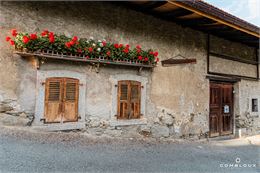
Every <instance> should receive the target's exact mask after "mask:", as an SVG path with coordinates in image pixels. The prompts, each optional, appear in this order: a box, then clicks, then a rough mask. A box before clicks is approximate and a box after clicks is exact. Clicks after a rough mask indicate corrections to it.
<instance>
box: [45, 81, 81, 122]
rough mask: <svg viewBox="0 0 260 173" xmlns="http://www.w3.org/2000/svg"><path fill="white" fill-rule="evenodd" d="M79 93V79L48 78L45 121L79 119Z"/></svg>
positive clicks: (71, 120)
mask: <svg viewBox="0 0 260 173" xmlns="http://www.w3.org/2000/svg"><path fill="white" fill-rule="evenodd" d="M78 95H79V80H78V79H73V78H48V79H47V80H46V86H45V106H44V118H45V122H46V123H59V122H73V121H77V120H78Z"/></svg>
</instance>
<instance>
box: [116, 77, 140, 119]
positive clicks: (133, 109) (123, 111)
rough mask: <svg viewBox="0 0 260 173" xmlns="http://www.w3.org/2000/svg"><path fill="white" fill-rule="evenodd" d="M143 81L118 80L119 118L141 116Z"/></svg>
mask: <svg viewBox="0 0 260 173" xmlns="http://www.w3.org/2000/svg"><path fill="white" fill-rule="evenodd" d="M140 103H141V83H140V82H137V81H128V80H125V81H119V82H118V104H117V108H118V110H117V118H118V119H136V118H140V106H141V105H140Z"/></svg>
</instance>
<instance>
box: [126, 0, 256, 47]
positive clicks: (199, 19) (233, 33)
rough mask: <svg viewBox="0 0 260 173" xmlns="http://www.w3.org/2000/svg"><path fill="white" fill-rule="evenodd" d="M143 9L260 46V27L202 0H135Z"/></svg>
mask: <svg viewBox="0 0 260 173" xmlns="http://www.w3.org/2000/svg"><path fill="white" fill-rule="evenodd" d="M130 4H131V5H132V7H133V8H134V9H135V10H138V11H142V12H145V13H148V14H151V15H154V16H156V17H159V18H161V19H164V20H168V21H172V22H175V23H177V24H180V25H182V26H184V27H190V28H192V29H195V30H199V31H202V32H204V33H209V34H212V35H216V36H219V37H221V38H225V39H227V40H230V41H235V42H239V43H242V44H246V45H248V46H250V47H256V48H258V47H259V38H260V34H259V32H260V28H259V27H257V26H255V25H253V24H250V23H248V22H246V21H244V20H242V19H239V18H237V17H235V16H233V15H231V14H229V13H226V12H224V11H223V10H220V9H218V8H216V7H214V6H212V5H210V4H208V3H205V2H203V1H201V0H185V1H132V2H130Z"/></svg>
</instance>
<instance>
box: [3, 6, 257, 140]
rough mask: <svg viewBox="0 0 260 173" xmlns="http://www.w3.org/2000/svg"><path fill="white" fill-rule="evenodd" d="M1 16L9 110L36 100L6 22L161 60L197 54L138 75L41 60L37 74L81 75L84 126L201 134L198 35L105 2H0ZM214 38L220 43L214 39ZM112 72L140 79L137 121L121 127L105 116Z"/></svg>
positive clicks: (202, 53) (203, 83) (31, 72)
mask: <svg viewBox="0 0 260 173" xmlns="http://www.w3.org/2000/svg"><path fill="white" fill-rule="evenodd" d="M79 4H80V5H79ZM0 17H1V19H3V20H0V26H1V33H0V49H1V52H0V69H1V73H0V81H1V83H0V102H1V104H3V103H5V102H6V101H4V100H8V99H11V102H12V104H15V105H17V106H11V108H12V109H14V108H15V109H19V110H18V111H19V112H28V113H34V110H35V102H36V101H35V99H36V98H37V88H36V83H37V82H36V81H37V75H36V74H37V69H36V67H35V64H34V61H33V60H32V59H29V60H28V59H23V58H21V57H19V56H14V55H13V54H12V49H11V48H10V46H9V45H8V44H7V43H6V42H5V40H4V39H5V36H6V35H8V34H9V31H10V30H11V29H12V28H16V29H17V30H18V31H26V32H40V31H42V30H43V29H49V30H51V31H53V32H55V33H58V34H65V35H68V36H74V35H77V36H78V37H83V38H88V37H90V36H93V37H94V38H95V39H103V38H105V39H106V40H109V41H114V42H115V41H116V42H120V43H123V44H130V45H132V46H134V45H137V44H140V45H141V46H142V47H143V48H144V49H148V48H152V49H155V50H158V51H159V58H160V59H161V60H164V59H168V58H172V57H174V56H176V55H178V54H181V55H182V56H184V57H187V58H196V59H197V63H196V64H185V65H176V66H172V67H162V66H161V64H159V65H158V67H156V68H154V70H153V71H149V70H143V71H142V73H141V74H138V73H137V69H134V68H125V67H116V66H115V67H112V66H106V67H101V69H100V72H99V73H96V72H95V70H94V69H92V67H91V66H90V65H85V64H79V63H69V62H61V61H57V62H50V61H46V62H45V63H44V64H43V65H41V67H40V71H41V72H44V71H51V70H66V71H67V72H72V73H73V72H77V73H80V74H82V75H85V76H86V84H87V87H86V97H85V101H86V106H85V112H86V127H87V132H89V133H91V134H97V135H101V134H107V135H112V136H135V135H137V136H139V135H144V136H153V137H169V136H173V137H188V136H206V135H207V132H208V126H209V125H208V115H209V80H208V79H206V66H207V65H206V49H205V47H206V35H205V34H203V33H201V32H198V31H194V30H192V29H189V28H183V27H181V26H179V25H176V24H175V23H172V22H167V21H162V20H159V19H157V18H154V17H153V16H148V15H145V14H143V13H140V12H136V11H133V10H130V9H126V8H125V7H122V6H118V5H115V4H110V3H104V2H41V3H40V2H1V6H0ZM21 21H22V22H21ZM221 44H222V43H221V41H217V43H216V45H221ZM118 74H123V75H126V76H127V75H132V76H136V77H138V76H141V77H143V78H145V79H146V80H147V87H146V91H145V92H146V93H145V94H146V100H145V115H144V119H142V120H141V121H137V122H136V121H131V122H130V123H123V124H124V125H122V124H121V125H120V124H114V121H113V122H112V120H111V119H113V118H112V117H111V116H113V115H112V114H111V107H112V100H113V98H112V95H111V93H112V87H113V86H112V84H111V81H110V80H109V79H111V77H113V76H114V75H118ZM245 83H246V82H245ZM252 85H256V84H255V83H253V84H252ZM257 86H259V82H258V83H257ZM9 93H10V94H9ZM2 97H3V99H2V101H1V98H2ZM241 98H242V97H241ZM8 104H9V103H8ZM8 104H7V106H8ZM10 104H11V103H10ZM5 105H6V104H5ZM16 107H17V108H16ZM5 109H7V108H5Z"/></svg>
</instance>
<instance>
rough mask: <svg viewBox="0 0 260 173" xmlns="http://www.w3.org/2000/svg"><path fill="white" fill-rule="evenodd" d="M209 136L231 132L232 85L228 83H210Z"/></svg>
mask: <svg viewBox="0 0 260 173" xmlns="http://www.w3.org/2000/svg"><path fill="white" fill-rule="evenodd" d="M209 106H210V115H209V131H210V137H214V136H220V135H227V134H232V131H233V86H232V84H229V83H215V82H211V83H210V105H209Z"/></svg>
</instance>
